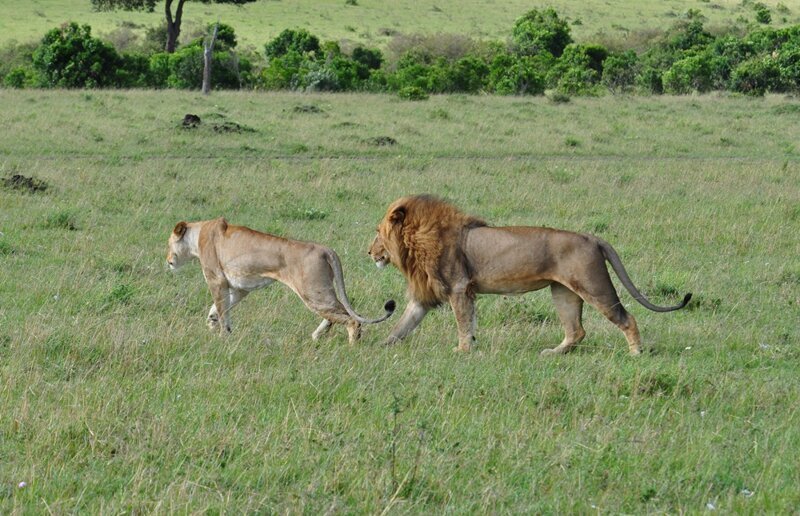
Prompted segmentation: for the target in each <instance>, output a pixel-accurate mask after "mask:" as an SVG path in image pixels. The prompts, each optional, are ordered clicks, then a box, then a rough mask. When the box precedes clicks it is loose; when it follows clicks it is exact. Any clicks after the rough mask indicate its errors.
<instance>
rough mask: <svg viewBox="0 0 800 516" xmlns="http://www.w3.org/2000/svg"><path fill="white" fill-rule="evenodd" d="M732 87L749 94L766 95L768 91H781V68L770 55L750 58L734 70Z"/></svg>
mask: <svg viewBox="0 0 800 516" xmlns="http://www.w3.org/2000/svg"><path fill="white" fill-rule="evenodd" d="M731 88H732V89H733V90H734V91H738V92H741V93H746V94H748V95H764V93H766V92H767V91H780V90H781V89H782V84H781V70H780V68H779V67H778V64H777V63H776V62H775V60H774V59H772V58H771V57H769V56H764V57H757V58H755V59H750V60H749V61H745V62H743V63H742V64H740V65H739V66H737V67H736V69H735V70H734V71H733V75H732V76H731Z"/></svg>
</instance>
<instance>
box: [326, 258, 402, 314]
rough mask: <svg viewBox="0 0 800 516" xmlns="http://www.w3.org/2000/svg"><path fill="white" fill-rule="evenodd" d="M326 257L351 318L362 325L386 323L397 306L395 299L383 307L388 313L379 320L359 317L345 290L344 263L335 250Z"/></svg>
mask: <svg viewBox="0 0 800 516" xmlns="http://www.w3.org/2000/svg"><path fill="white" fill-rule="evenodd" d="M325 257H326V258H327V259H328V264H329V265H330V266H331V269H332V270H333V279H334V285H335V286H336V290H337V295H338V297H339V302H340V303H342V306H344V309H345V310H347V313H348V314H350V317H352V318H353V319H355V320H356V321H358V322H360V323H361V324H376V323H379V322H383V321H385V320H386V319H388V318H389V317H390V316H391V315H392V314H393V313H394V309H395V307H396V306H397V304H396V303H395V302H394V299H390V300H388V301H387V302H386V304H384V305H383V309H384V310H386V313H385V314H384V315H383V317H379V318H377V319H365V318H364V317H362V316H360V315H358V314H357V313H356V311H355V310H354V309H353V307H352V306H350V300H349V299H348V298H347V291H346V290H345V288H344V273H343V272H342V263H341V262H340V261H339V256H337V254H336V253H335V252H334V251H333V250H331V249H328V250H327V251H326V253H325Z"/></svg>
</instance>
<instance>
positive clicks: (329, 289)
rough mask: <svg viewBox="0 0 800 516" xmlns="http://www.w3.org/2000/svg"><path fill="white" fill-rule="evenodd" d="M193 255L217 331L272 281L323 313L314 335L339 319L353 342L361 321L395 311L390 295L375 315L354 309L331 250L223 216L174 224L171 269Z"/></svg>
mask: <svg viewBox="0 0 800 516" xmlns="http://www.w3.org/2000/svg"><path fill="white" fill-rule="evenodd" d="M194 258H199V259H200V267H202V269H203V276H204V277H205V279H206V282H207V283H208V288H209V289H210V290H211V295H212V296H213V298H214V304H213V305H211V309H210V310H209V311H208V325H209V327H210V328H211V329H212V330H217V329H218V328H220V322H221V323H222V324H221V328H222V331H223V332H225V333H230V331H231V322H230V311H231V309H232V308H233V307H234V306H235V305H236V304H237V303H238V302H239V301H241V300H242V299H244V297H245V296H247V294H249V293H250V292H252V291H253V290H256V289H259V288H262V287H266V286H267V285H269V284H270V283H272V282H273V281H280V282H281V283H284V284H285V285H288V286H289V288H291V289H292V290H294V292H295V293H296V294H297V295H298V296H300V299H302V300H303V303H305V305H306V306H307V307H308V308H310V309H311V310H312V311H313V312H316V313H317V314H319V315H321V316H322V317H323V321H322V323H321V324H320V325H319V327H318V328H317V329H316V330H315V331H314V333H312V334H311V337H312V338H313V339H314V340H317V339H318V338H319V337H320V336H321V335H322V334H323V333H325V332H327V331H328V330H329V329H330V328H331V325H333V324H334V323H340V324H344V325H346V326H347V333H348V336H349V339H350V342H355V341H356V340H358V338H359V337H360V336H361V325H362V324H373V323H379V322H381V321H385V320H386V319H388V318H389V316H390V315H392V312H394V308H395V303H394V300H389V301H387V302H386V304H385V305H384V309H385V310H386V314H385V315H384V316H383V317H380V318H378V319H365V318H363V317H361V316H360V315H358V314H357V313H356V312H355V311H354V310H353V308H352V307H351V306H350V301H349V300H348V299H347V293H346V292H345V288H344V278H343V275H342V265H341V263H340V262H339V257H338V256H337V255H336V253H335V252H334V251H333V250H332V249H329V248H327V247H324V246H321V245H319V244H315V243H312V242H301V241H298V240H289V239H286V238H281V237H277V236H273V235H269V234H267V233H261V232H259V231H255V230H252V229H250V228H246V227H244V226H234V225H230V224H228V222H227V221H226V220H225V219H224V218H218V219H214V220H206V221H201V222H179V223H178V224H177V225H176V226H175V229H173V230H172V234H171V235H170V237H169V252H168V253H167V263H169V267H170V269H173V270H174V269H177V268H178V267H181V266H183V265H185V264H186V263H187V262H189V261H190V260H192V259H194ZM334 286H335V288H334ZM337 289H338V291H339V297H337V295H336V290H337Z"/></svg>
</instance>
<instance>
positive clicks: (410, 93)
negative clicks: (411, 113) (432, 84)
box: [397, 86, 428, 100]
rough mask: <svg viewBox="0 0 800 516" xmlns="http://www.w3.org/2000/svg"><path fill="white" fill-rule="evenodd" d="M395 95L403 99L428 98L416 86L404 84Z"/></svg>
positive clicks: (423, 91)
mask: <svg viewBox="0 0 800 516" xmlns="http://www.w3.org/2000/svg"><path fill="white" fill-rule="evenodd" d="M397 96H398V97H400V98H401V99H405V100H428V94H427V93H425V90H423V89H422V88H420V87H418V86H406V87H404V88H401V89H400V91H398V92H397Z"/></svg>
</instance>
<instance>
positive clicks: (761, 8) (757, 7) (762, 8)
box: [753, 2, 772, 25]
mask: <svg viewBox="0 0 800 516" xmlns="http://www.w3.org/2000/svg"><path fill="white" fill-rule="evenodd" d="M753 10H754V11H755V12H756V21H757V22H758V23H763V24H765V25H768V24H769V23H770V22H771V21H772V14H770V12H769V7H767V6H766V5H764V4H762V3H761V2H756V3H755V4H753Z"/></svg>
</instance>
